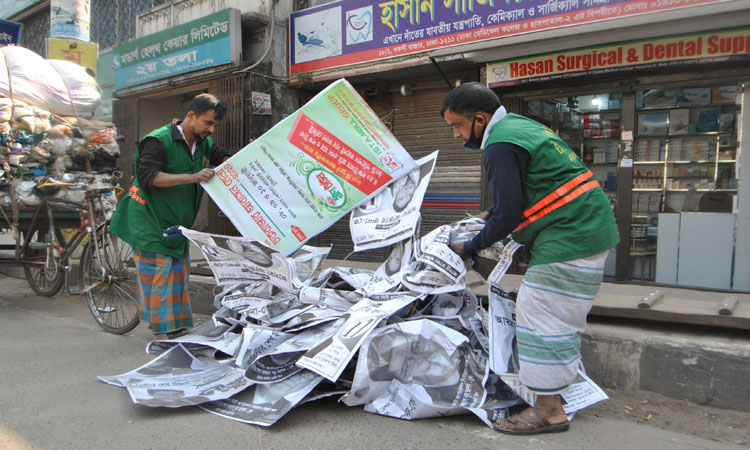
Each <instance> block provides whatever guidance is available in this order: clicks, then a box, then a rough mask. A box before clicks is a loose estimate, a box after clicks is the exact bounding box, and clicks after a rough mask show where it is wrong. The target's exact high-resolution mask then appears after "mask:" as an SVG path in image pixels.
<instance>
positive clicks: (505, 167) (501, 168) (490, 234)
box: [464, 142, 531, 254]
mask: <svg viewBox="0 0 750 450" xmlns="http://www.w3.org/2000/svg"><path fill="white" fill-rule="evenodd" d="M530 160H531V156H530V155H529V152H527V151H526V150H525V149H524V148H523V147H520V146H518V145H515V144H510V143H507V142H498V143H495V144H492V145H490V146H489V147H487V148H486V149H485V150H484V166H485V168H486V169H487V180H488V182H489V184H490V191H491V192H492V203H493V204H492V206H491V207H490V208H489V210H490V211H491V212H492V215H491V216H490V218H489V219H487V223H486V224H485V226H484V228H483V229H482V231H480V232H479V234H477V235H476V236H474V239H472V240H471V241H468V242H466V243H465V244H464V251H466V252H467V253H469V254H472V253H476V252H477V251H479V250H482V249H483V248H487V247H489V246H491V245H492V244H494V243H495V242H497V241H500V240H502V239H503V238H505V237H506V236H507V235H509V234H510V233H511V231H513V230H514V229H515V228H516V227H517V226H518V224H519V223H521V216H522V214H523V183H524V180H525V178H526V170H527V169H528V168H529V162H530Z"/></svg>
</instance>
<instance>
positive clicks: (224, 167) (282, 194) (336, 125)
mask: <svg viewBox="0 0 750 450" xmlns="http://www.w3.org/2000/svg"><path fill="white" fill-rule="evenodd" d="M415 167H417V164H416V162H415V161H414V160H413V159H412V158H411V156H409V154H408V153H407V151H406V150H405V149H404V147H402V146H401V144H400V143H399V142H398V141H397V140H396V138H395V137H394V136H393V134H392V133H391V132H390V130H388V128H387V127H386V126H385V125H384V124H383V123H382V122H381V121H380V119H378V116H377V115H376V114H375V113H374V112H373V111H372V109H370V107H369V106H368V105H367V104H366V103H365V101H364V100H363V99H362V98H361V97H360V96H359V94H358V93H357V91H355V90H354V88H353V87H352V86H351V85H350V84H349V83H348V82H347V81H346V80H344V79H341V80H338V81H336V82H334V83H332V84H331V85H330V86H328V87H327V88H326V89H324V90H323V91H321V92H320V93H319V94H318V95H316V96H315V97H314V98H313V99H312V100H310V101H309V102H307V103H306V104H305V105H304V106H302V107H301V108H300V109H298V110H297V111H296V112H294V113H293V114H291V115H290V116H288V117H287V118H285V119H284V120H282V121H281V122H279V123H278V124H276V125H275V126H274V127H273V128H271V129H270V130H268V131H267V132H266V133H265V134H263V135H262V136H261V137H259V138H257V139H255V140H254V141H252V142H251V143H250V144H248V145H247V146H246V147H245V148H243V149H242V150H240V151H239V152H237V153H236V154H234V155H233V156H232V157H231V158H229V159H228V160H226V161H225V162H224V163H223V164H221V165H219V166H218V167H216V169H215V170H216V176H214V177H212V178H211V179H210V180H209V181H208V182H206V183H204V184H203V187H204V188H205V190H206V192H208V194H209V195H210V196H211V198H212V199H213V200H214V202H215V203H216V205H217V206H218V207H219V208H220V209H221V211H222V212H223V213H224V214H225V215H226V216H227V217H229V219H230V220H231V221H232V223H233V224H234V226H235V227H236V228H237V230H238V231H239V232H240V233H241V234H242V235H243V236H245V237H251V238H254V239H257V240H259V241H261V242H263V243H265V244H266V245H268V246H270V247H273V248H275V249H276V250H278V251H280V252H282V253H284V254H285V255H289V254H291V253H292V252H294V251H295V250H296V249H298V248H299V247H301V246H302V245H303V244H304V243H305V242H307V241H308V240H309V239H310V238H312V237H314V236H315V235H317V234H318V233H320V232H322V231H324V230H325V229H326V228H328V227H330V226H331V225H333V224H334V223H335V222H336V221H338V220H339V219H340V218H341V217H343V216H344V215H345V214H347V213H349V211H351V210H352V209H353V208H355V207H356V206H359V205H360V204H362V203H363V202H365V201H366V200H368V199H370V198H371V197H373V196H375V195H376V194H377V193H379V192H380V191H381V190H382V189H383V188H385V187H386V186H387V185H388V184H390V183H391V182H392V181H394V180H397V179H399V178H401V177H403V176H404V175H406V174H408V173H409V172H410V171H411V170H413V169H414V168H415Z"/></svg>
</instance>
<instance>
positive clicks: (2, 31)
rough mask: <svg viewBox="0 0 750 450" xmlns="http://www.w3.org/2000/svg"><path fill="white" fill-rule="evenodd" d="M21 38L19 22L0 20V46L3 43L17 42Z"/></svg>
mask: <svg viewBox="0 0 750 450" xmlns="http://www.w3.org/2000/svg"><path fill="white" fill-rule="evenodd" d="M20 39H21V24H20V23H15V22H9V21H7V20H0V47H2V46H3V45H10V44H16V45H17V44H18V41H19V40H20Z"/></svg>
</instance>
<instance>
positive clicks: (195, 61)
mask: <svg viewBox="0 0 750 450" xmlns="http://www.w3.org/2000/svg"><path fill="white" fill-rule="evenodd" d="M240 33H241V28H240V11H239V10H237V9H234V8H227V9H224V10H222V11H219V12H217V13H214V14H210V15H208V16H204V17H201V18H200V19H197V20H193V21H190V22H186V23H184V24H181V25H177V26H175V27H172V28H169V29H167V30H164V31H159V32H157V33H153V34H149V35H148V36H144V37H142V38H139V39H134V40H132V41H128V42H126V43H125V44H123V45H120V46H118V47H116V48H115V50H114V62H113V64H114V69H115V90H119V89H124V88H127V87H131V86H136V85H139V84H143V83H147V82H150V81H154V80H160V79H162V78H168V77H171V76H174V75H179V74H183V73H188V72H192V71H195V70H200V69H205V68H208V67H214V66H219V65H223V64H229V63H232V62H238V61H239V59H240V45H241V42H240Z"/></svg>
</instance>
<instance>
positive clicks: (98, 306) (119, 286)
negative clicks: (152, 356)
mask: <svg viewBox="0 0 750 450" xmlns="http://www.w3.org/2000/svg"><path fill="white" fill-rule="evenodd" d="M118 179H119V177H118V176H117V175H114V176H112V177H111V178H110V179H109V180H108V181H110V182H111V184H110V183H108V182H102V181H101V180H100V181H99V182H98V183H93V184H89V185H87V187H86V189H85V201H84V203H80V202H76V201H70V200H65V199H60V198H55V197H52V196H51V195H52V194H53V193H55V192H56V191H59V189H60V188H62V187H65V186H70V185H71V184H72V183H67V182H59V181H50V182H47V183H43V184H40V185H39V186H37V187H36V190H37V192H38V193H39V196H40V197H41V203H40V204H39V206H38V207H37V209H36V210H35V211H34V212H33V216H31V218H30V220H28V219H29V215H30V214H29V212H28V211H19V217H18V221H14V223H18V222H21V221H22V223H23V225H24V226H23V227H20V226H19V229H20V228H23V229H25V230H26V231H25V232H18V233H16V236H17V237H16V244H15V255H14V259H13V260H8V259H7V258H5V259H4V260H3V261H0V263H3V264H4V265H20V266H22V267H23V269H24V273H25V275H26V279H27V281H28V283H29V285H30V286H31V288H32V289H33V290H34V292H36V293H37V294H39V295H42V296H47V297H51V296H53V295H55V294H56V293H57V292H59V291H60V289H61V288H62V286H63V284H64V283H65V278H66V273H67V271H68V270H69V268H70V267H69V263H70V259H71V258H72V256H73V255H74V253H75V250H76V249H77V248H78V247H79V246H80V245H81V244H83V250H82V252H81V257H80V261H79V276H78V281H79V286H81V290H80V294H81V295H85V296H86V301H87V304H88V307H89V310H90V311H91V314H92V315H93V316H94V319H95V320H96V322H97V323H98V324H99V326H101V327H102V328H104V329H105V330H106V331H108V332H110V333H115V334H124V333H127V332H129V331H131V330H132V329H133V328H135V327H136V326H137V325H138V322H139V318H138V301H137V297H136V286H135V283H136V275H135V263H134V261H133V251H132V248H131V247H130V246H129V245H128V244H127V243H125V242H124V241H122V240H120V239H119V238H118V237H117V236H115V235H113V234H111V233H110V232H109V231H108V227H109V218H108V217H106V211H108V210H109V208H107V207H106V205H105V201H106V200H104V196H105V195H106V194H107V193H111V192H112V191H113V186H114V185H115V183H116V182H117V180H118ZM92 181H93V177H92ZM105 181H106V180H105ZM118 189H120V190H122V188H118ZM43 209H46V217H45V216H43V218H41V219H40V215H41V212H42V210H43ZM0 210H2V208H0ZM65 212H67V214H65ZM71 212H73V213H77V215H78V223H77V224H76V225H73V223H72V222H73V218H72V217H71V216H70V213H71ZM24 213H25V215H24ZM2 214H3V216H5V219H6V221H8V223H9V224H11V220H10V219H9V218H8V216H7V214H6V213H5V211H4V210H2ZM75 227H77V229H76V231H75V232H74V234H73V236H71V237H70V238H66V237H65V235H64V234H63V233H62V232H61V228H75ZM87 239H88V240H87ZM84 241H85V244H84ZM0 248H3V247H0ZM4 248H6V249H7V247H4ZM14 263H15V264H14Z"/></svg>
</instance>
